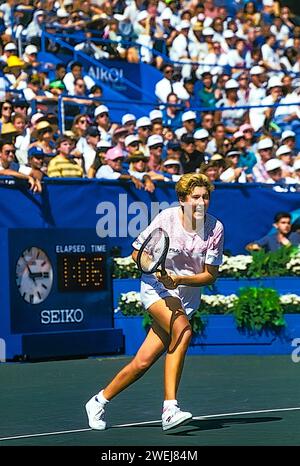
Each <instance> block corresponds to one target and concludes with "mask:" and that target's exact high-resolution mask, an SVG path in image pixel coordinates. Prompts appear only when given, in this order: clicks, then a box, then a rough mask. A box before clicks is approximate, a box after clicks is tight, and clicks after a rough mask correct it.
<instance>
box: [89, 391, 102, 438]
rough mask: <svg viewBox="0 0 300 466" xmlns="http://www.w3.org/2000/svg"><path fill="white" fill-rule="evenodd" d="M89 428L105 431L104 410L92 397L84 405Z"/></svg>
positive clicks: (94, 397)
mask: <svg viewBox="0 0 300 466" xmlns="http://www.w3.org/2000/svg"><path fill="white" fill-rule="evenodd" d="M85 409H86V413H87V416H88V420H89V426H90V427H91V428H92V429H96V430H105V429H106V420H105V409H104V407H103V404H102V403H99V401H97V400H96V396H93V397H92V398H91V399H90V400H89V401H88V402H87V403H86V405H85Z"/></svg>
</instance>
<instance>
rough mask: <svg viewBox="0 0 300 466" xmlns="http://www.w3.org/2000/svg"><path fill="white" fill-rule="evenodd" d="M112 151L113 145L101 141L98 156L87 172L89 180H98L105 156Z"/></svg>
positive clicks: (97, 148)
mask: <svg viewBox="0 0 300 466" xmlns="http://www.w3.org/2000/svg"><path fill="white" fill-rule="evenodd" d="M108 149H111V143H110V142H108V141H101V140H100V141H99V142H98V144H97V146H96V155H95V158H94V161H93V163H92V165H91V166H90V168H89V169H88V172H87V178H97V176H96V174H97V172H98V170H99V168H100V167H102V165H104V164H105V163H106V162H105V154H106V152H107V151H108Z"/></svg>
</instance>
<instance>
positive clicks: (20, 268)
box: [16, 247, 53, 304]
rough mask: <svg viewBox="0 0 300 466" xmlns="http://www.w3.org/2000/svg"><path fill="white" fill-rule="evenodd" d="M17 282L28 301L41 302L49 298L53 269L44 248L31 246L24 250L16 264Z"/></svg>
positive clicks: (31, 302)
mask: <svg viewBox="0 0 300 466" xmlns="http://www.w3.org/2000/svg"><path fill="white" fill-rule="evenodd" d="M16 283H17V287H18V290H19V293H20V295H21V296H22V298H23V299H24V301H26V302H27V303H30V304H39V303H41V302H43V301H44V300H45V299H46V298H47V296H48V294H49V293H50V291H51V288H52V283H53V269H52V265H51V262H50V260H49V258H48V256H47V254H46V253H45V252H44V251H43V250H42V249H40V248H37V247H31V248H28V249H25V251H23V252H22V254H21V256H20V257H19V259H18V261H17V265H16Z"/></svg>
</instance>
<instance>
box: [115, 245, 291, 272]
mask: <svg viewBox="0 0 300 466" xmlns="http://www.w3.org/2000/svg"><path fill="white" fill-rule="evenodd" d="M112 275H113V278H139V277H140V272H139V270H138V269H137V267H136V264H135V262H134V261H133V259H132V258H131V256H128V257H116V258H114V267H113V274H112ZM262 277H300V248H295V247H293V246H291V247H284V248H280V249H279V250H278V251H275V252H268V253H266V252H264V251H257V252H253V253H252V254H251V255H249V254H248V255H242V254H239V255H237V256H227V255H224V256H223V264H222V265H221V266H220V269H219V278H233V279H246V278H247V279H261V278H262Z"/></svg>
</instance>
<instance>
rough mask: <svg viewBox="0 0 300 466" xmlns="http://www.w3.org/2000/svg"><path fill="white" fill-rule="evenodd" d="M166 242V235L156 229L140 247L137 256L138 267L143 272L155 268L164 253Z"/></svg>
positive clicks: (166, 246)
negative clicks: (138, 255) (139, 252)
mask: <svg viewBox="0 0 300 466" xmlns="http://www.w3.org/2000/svg"><path fill="white" fill-rule="evenodd" d="M167 248H168V244H167V241H166V237H165V235H164V234H162V233H161V232H160V231H156V232H155V233H154V234H153V235H152V236H151V237H150V238H149V240H148V241H147V243H146V244H145V246H144V247H142V250H141V254H140V257H139V262H140V264H139V265H140V267H141V269H142V271H144V272H146V273H147V272H151V271H152V270H155V269H156V268H157V266H158V265H159V264H160V261H161V259H162V257H163V256H164V255H165V253H166V249H167Z"/></svg>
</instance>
